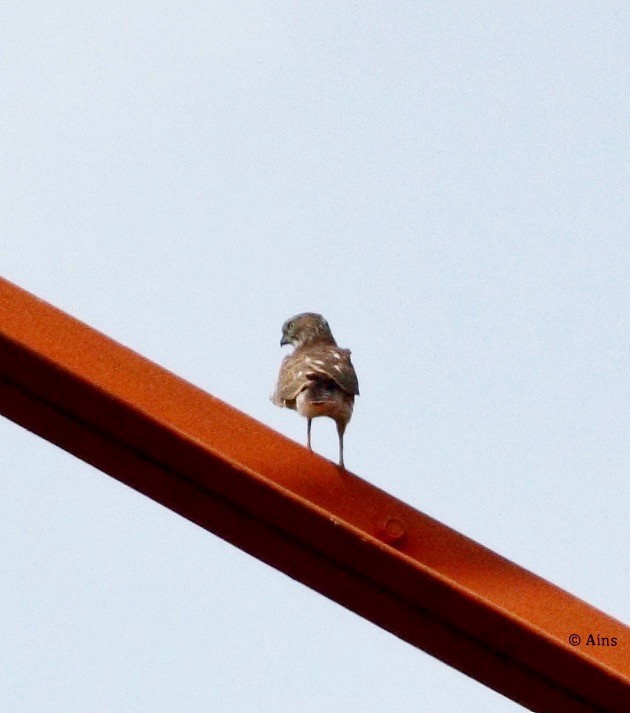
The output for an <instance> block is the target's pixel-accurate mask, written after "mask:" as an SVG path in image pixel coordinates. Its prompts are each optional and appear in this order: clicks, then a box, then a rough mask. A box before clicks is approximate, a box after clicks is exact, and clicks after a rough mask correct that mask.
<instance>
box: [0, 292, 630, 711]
mask: <svg viewBox="0 0 630 713" xmlns="http://www.w3.org/2000/svg"><path fill="white" fill-rule="evenodd" d="M0 411H1V412H2V413H3V414H4V415H5V416H7V417H8V418H10V419H12V420H13V421H15V422H16V423H19V424H21V425H22V426H24V427H25V428H28V429H30V430H31V431H33V432H34V433H37V434H39V435H40V436H42V437H44V438H46V439H48V440H49V441H51V442H53V443H56V444H57V445H59V446H61V447H62V448H64V449H66V450H67V451H69V452H70V453H73V454H74V455H76V456H78V457H79V458H82V459H83V460H85V461H87V462H88V463H91V464H92V465H94V466H96V467H97V468H100V469H101V470H103V471H104V472H106V473H108V474H109V475H111V476H113V477H114V478H117V479H118V480H119V481H121V482H123V483H125V484H127V485H129V486H131V487H132V488H135V489H136V490H138V491H140V492H141V493H144V494H145V495H148V496H149V497H151V498H153V499H154V500H156V501H157V502H160V503H162V504H163V505H165V506H167V507H169V508H171V509H172V510H174V511H175V512H177V513H179V514H180V515H183V516H184V517H186V518H188V519H189V520H192V521H193V522H195V523H197V524H198V525H200V526H201V527H204V528H206V529H207V530H209V531H210V532H213V533H215V534H216V535H218V536H219V537H222V538H223V539H225V540H227V541H228V542H231V543H232V544H234V545H236V546H237V547H240V548H241V549H243V550H245V551H246V552H249V553H250V554H252V555H253V556H255V557H257V558H259V559H261V560H262V561H264V562H267V563H268V564H270V565H272V566H273V567H276V568H277V569H279V570H281V571H282V572H285V573H286V574H288V575H289V576H291V577H293V578H294V579H296V580H298V581H300V582H303V583H304V584H306V585H308V586H309V587H312V588H313V589H315V590H316V591H318V592H321V593H322V594H324V595H326V596H327V597H330V598H331V599H333V600H335V601H337V602H339V603H340V604H342V605H343V606H345V607H347V608H348V609H351V610H353V611H355V612H356V613H357V614H360V615H361V616H363V617H365V618H366V619H369V620H370V621H372V622H374V623H375V624H378V625H379V626H381V627H383V628H384V629H386V630H388V631H390V632H392V633H393V634H395V635H396V636H398V637H400V638H401V639H404V640H406V641H408V642H410V643H411V644H413V645H415V646H418V647H420V648H422V649H424V650H425V651H427V652H429V653H430V654H432V655H433V656H436V657H437V658H439V659H441V660H442V661H444V662H445V663H447V664H449V665H450V666H453V667H455V668H456V669H459V670H460V671H463V672H464V673H466V674H468V675H469V676H472V677H473V678H475V679H477V680H478V681H481V682H482V683H484V684H486V685H487V686H490V687H492V688H494V689H495V690H496V691H498V692H500V693H502V694H504V695H505V696H508V697H509V698H512V699H513V700H514V701H517V702H519V703H521V704H522V705H524V706H526V707H528V708H530V709H531V710H534V711H548V712H549V713H561V712H563V711H572V712H573V711H574V712H576V713H577V712H580V713H585V712H586V711H618V712H619V713H621V712H622V711H624V713H625V712H627V711H628V710H630V703H629V702H630V630H629V629H628V628H627V627H625V626H624V625H623V624H621V623H620V622H619V621H616V620H615V619H613V618H611V617H609V616H607V615H606V614H604V613H602V612H600V611H598V610H597V609H594V608H593V607H591V606H590V605H588V604H586V603H585V602H582V601H580V600H579V599H577V598H576V597H574V596H572V595H571V594H569V593H567V592H565V591H563V590H561V589H559V588H557V587H555V586H554V585H552V584H550V583H549V582H547V581H545V580H543V579H541V578H540V577H537V576H536V575H534V574H532V573H531V572H528V571H526V570H524V569H522V568H520V567H518V566H517V565H515V564H513V563H512V562H509V561H508V560H506V559H504V558H503V557H500V556H499V555H497V554H495V553H494V552H491V551H490V550H488V549H486V548H485V547H482V546H481V545H479V544H477V543H476V542H473V541H472V540H470V539H468V538H466V537H464V536H463V535H461V534H459V533H457V532H455V531H453V530H451V529H450V528H448V527H446V526H445V525H443V524H441V523H439V522H437V521H435V520H433V519H432V518H430V517H428V516H426V515H424V514H422V513H420V512H418V511H416V510H414V509H413V508H411V507H409V506H408V505H406V504H405V503H403V502H401V501H399V500H396V499H395V498H393V497H392V496H390V495H388V494H387V493H384V492H382V491H380V490H378V489H377V488H376V487H374V486H372V485H370V484H369V483H366V482H365V481H363V480H361V479H360V478H358V477H356V476H354V475H352V474H350V473H347V472H342V471H340V470H339V469H338V468H337V467H336V466H335V465H334V464H332V463H330V462H329V461H327V460H325V459H323V458H321V457H319V456H317V455H315V454H313V453H310V452H309V451H307V450H306V449H304V448H303V447H301V446H300V445H298V444H296V443H294V442H292V441H290V440H288V439H286V438H284V437H283V436H281V435H279V434H278V433H276V432H274V431H272V430H271V429H269V428H267V427H265V426H264V425H262V424H261V423H258V422H257V421H255V420H253V419H251V418H249V417H248V416H246V415H245V414H243V413H241V412H239V411H237V410H236V409H234V408H232V407H230V406H228V405H227V404H225V403H223V402H221V401H219V400H218V399H216V398H214V397H212V396H210V395H209V394H207V393H205V392H204V391H202V390H201V389H198V388H196V387H195V386H192V385H191V384H189V383H187V382H186V381H184V380H182V379H180V378H178V377H177V376H174V375H173V374H171V373H169V372H167V371H165V370H164V369H162V368H160V367H159V366H157V365H155V364H153V363H151V362H150V361H147V360H146V359H144V358H143V357H141V356H139V355H138V354H136V353H134V352H132V351H131V350H129V349H127V348H125V347H124V346H121V345H120V344H117V343H116V342H113V341H112V340H110V339H108V338H107V337H105V336H104V335H102V334H100V333H99V332H97V331H95V330H94V329H91V328H90V327H88V326H86V325H85V324H82V323H81V322H79V321H77V320H76V319H73V318H72V317H69V316H68V315H66V314H64V313H62V312H60V311H59V310H57V309H55V308H54V307H52V306H50V305H48V304H46V303H45V302H43V301H41V300H39V299H37V298H36V297H34V296H32V295H30V294H29V293H27V292H25V291H23V290H21V289H20V288H18V287H16V286H15V285H12V284H11V283H9V282H7V281H4V280H2V279H0ZM591 633H592V634H594V635H595V636H597V635H599V636H600V640H601V637H603V636H605V637H607V639H608V643H609V645H608V646H605V645H600V646H596V645H587V642H586V637H587V636H588V635H589V634H591ZM571 634H578V635H580V636H581V637H582V643H581V645H578V646H572V645H571V642H570V635H571ZM613 642H614V643H615V644H616V645H613Z"/></svg>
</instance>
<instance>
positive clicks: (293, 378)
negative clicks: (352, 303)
mask: <svg viewBox="0 0 630 713" xmlns="http://www.w3.org/2000/svg"><path fill="white" fill-rule="evenodd" d="M285 344H292V345H293V346H294V347H295V349H294V351H293V353H292V354H289V355H287V356H285V357H284V359H283V360H282V364H281V366H280V373H279V374H278V383H277V385H276V390H275V392H274V394H273V396H272V397H271V400H272V401H273V403H274V404H276V406H284V407H285V408H291V409H294V410H295V411H297V412H298V413H299V414H300V415H301V416H304V417H305V418H306V419H307V421H306V445H307V446H308V448H309V449H311V421H312V420H313V419H314V418H316V417H317V416H328V417H329V418H332V419H333V420H334V421H335V423H336V424H337V434H338V436H339V465H340V467H341V468H345V466H344V463H343V434H344V432H345V430H346V426H347V425H348V421H350V417H351V416H352V408H353V406H354V397H355V396H358V394H359V382H358V380H357V375H356V372H355V371H354V367H353V366H352V362H351V361H350V350H349V349H341V347H338V346H337V342H335V340H334V338H333V335H332V332H331V331H330V327H329V326H328V322H327V321H326V320H325V319H324V318H323V317H322V316H321V314H315V313H314V312H304V313H303V314H298V315H296V316H295V317H291V319H288V320H287V321H286V322H285V323H284V324H283V325H282V339H281V340H280V346H281V347H282V346H284V345H285ZM311 450H312V449H311Z"/></svg>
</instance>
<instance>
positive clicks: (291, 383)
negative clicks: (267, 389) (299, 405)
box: [271, 353, 309, 408]
mask: <svg viewBox="0 0 630 713" xmlns="http://www.w3.org/2000/svg"><path fill="white" fill-rule="evenodd" d="M308 383H309V378H308V373H307V370H306V368H305V366H304V364H303V363H302V359H301V358H300V355H299V354H295V353H293V354H289V355H288V356H285V357H284V359H283V360H282V364H281V365H280V373H279V374H278V383H277V385H276V390H275V392H274V394H273V396H272V397H271V400H272V401H273V402H274V404H276V406H288V405H289V404H290V402H292V401H295V399H296V397H297V395H298V394H299V393H300V391H302V389H303V388H305V387H306V386H307V385H308ZM287 402H289V403H287ZM290 407H291V408H294V406H290Z"/></svg>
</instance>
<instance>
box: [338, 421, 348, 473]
mask: <svg viewBox="0 0 630 713" xmlns="http://www.w3.org/2000/svg"><path fill="white" fill-rule="evenodd" d="M336 424H337V435H338V436H339V467H340V468H343V469H344V470H345V469H346V466H345V465H344V464H343V434H344V431H345V430H346V424H345V423H344V422H343V421H336Z"/></svg>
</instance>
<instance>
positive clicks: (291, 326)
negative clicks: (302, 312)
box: [287, 322, 295, 331]
mask: <svg viewBox="0 0 630 713" xmlns="http://www.w3.org/2000/svg"><path fill="white" fill-rule="evenodd" d="M294 326H295V322H289V324H287V331H291V330H292V329H293V327H294Z"/></svg>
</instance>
